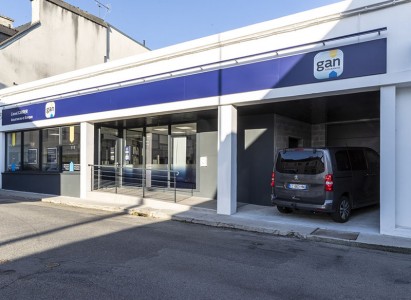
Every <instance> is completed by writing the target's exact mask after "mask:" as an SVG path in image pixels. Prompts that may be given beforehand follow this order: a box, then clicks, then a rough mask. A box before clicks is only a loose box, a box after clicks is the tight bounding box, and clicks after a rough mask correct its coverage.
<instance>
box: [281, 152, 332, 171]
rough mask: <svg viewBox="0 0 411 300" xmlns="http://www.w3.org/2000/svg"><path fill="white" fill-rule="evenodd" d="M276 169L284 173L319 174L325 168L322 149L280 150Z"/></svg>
mask: <svg viewBox="0 0 411 300" xmlns="http://www.w3.org/2000/svg"><path fill="white" fill-rule="evenodd" d="M275 167H276V170H277V171H278V172H280V173H286V174H320V173H323V172H324V170H325V167H324V153H323V152H322V151H318V150H317V151H315V152H314V151H312V150H310V151H293V150H291V151H286V152H283V151H281V152H280V153H278V157H277V163H276V166H275Z"/></svg>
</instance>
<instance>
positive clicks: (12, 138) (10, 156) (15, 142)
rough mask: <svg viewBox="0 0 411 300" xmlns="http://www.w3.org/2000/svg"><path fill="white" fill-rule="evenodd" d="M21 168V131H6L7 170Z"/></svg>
mask: <svg viewBox="0 0 411 300" xmlns="http://www.w3.org/2000/svg"><path fill="white" fill-rule="evenodd" d="M20 169H21V132H10V133H7V171H12V172H14V171H19V170H20Z"/></svg>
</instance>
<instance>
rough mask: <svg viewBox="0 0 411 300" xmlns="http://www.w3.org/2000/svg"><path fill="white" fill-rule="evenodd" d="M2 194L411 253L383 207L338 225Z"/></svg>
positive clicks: (126, 201)
mask: <svg viewBox="0 0 411 300" xmlns="http://www.w3.org/2000/svg"><path fill="white" fill-rule="evenodd" d="M0 195H1V196H2V197H3V198H4V197H7V196H9V197H13V198H14V197H20V198H24V199H30V200H41V201H43V202H47V203H55V204H63V205H69V206H74V207H81V208H89V209H98V210H105V211H111V212H125V213H128V214H133V215H138V216H144V217H151V218H157V219H161V220H174V221H180V222H187V223H194V224H202V225H207V226H214V227H221V228H230V229H238V230H245V231H251V232H259V233H266V234H273V235H277V236H285V237H294V238H300V239H307V240H314V241H322V242H328V243H335V244H343V245H350V246H355V247H362V248H370V249H377V250H383V251H391V252H400V253H410V254H411V239H408V238H401V237H394V236H386V235H381V234H379V229H378V226H379V219H378V217H379V211H378V209H377V208H374V209H370V210H367V211H362V212H360V213H357V214H353V216H352V218H351V219H350V221H349V222H347V223H345V224H338V223H335V222H333V221H331V219H330V218H328V217H327V216H324V215H313V214H306V213H295V214H290V215H281V214H279V213H278V212H277V210H276V208H275V207H265V206H258V205H252V204H240V205H239V207H238V211H237V213H236V214H234V215H231V216H226V215H217V213H216V209H215V207H216V201H207V202H204V201H200V200H199V199H191V200H190V201H185V203H181V202H180V203H177V204H175V203H170V202H164V201H159V200H154V199H147V198H144V199H137V198H135V197H129V196H125V197H121V196H120V197H116V199H115V200H114V197H113V195H112V194H106V193H95V194H93V195H94V197H92V198H90V199H80V198H73V197H63V196H51V195H41V194H34V193H24V192H15V191H5V190H0ZM97 199H98V200H97ZM182 202H184V201H182Z"/></svg>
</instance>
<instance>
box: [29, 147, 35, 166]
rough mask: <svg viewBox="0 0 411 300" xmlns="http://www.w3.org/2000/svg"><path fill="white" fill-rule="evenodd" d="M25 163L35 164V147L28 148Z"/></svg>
mask: <svg viewBox="0 0 411 300" xmlns="http://www.w3.org/2000/svg"><path fill="white" fill-rule="evenodd" d="M27 163H28V164H29V165H37V149H36V148H32V149H28V151H27Z"/></svg>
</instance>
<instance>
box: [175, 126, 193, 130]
mask: <svg viewBox="0 0 411 300" xmlns="http://www.w3.org/2000/svg"><path fill="white" fill-rule="evenodd" d="M176 128H177V129H181V130H189V129H193V127H191V126H177V127H176Z"/></svg>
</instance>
